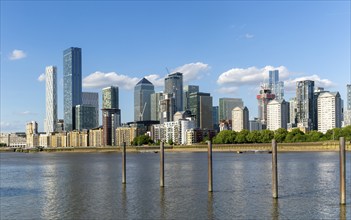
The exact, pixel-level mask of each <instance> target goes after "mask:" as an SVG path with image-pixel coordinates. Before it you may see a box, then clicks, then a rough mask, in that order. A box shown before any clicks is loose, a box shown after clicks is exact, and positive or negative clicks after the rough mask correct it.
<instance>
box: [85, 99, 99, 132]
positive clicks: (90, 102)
mask: <svg viewBox="0 0 351 220" xmlns="http://www.w3.org/2000/svg"><path fill="white" fill-rule="evenodd" d="M82 104H83V105H84V106H92V107H94V108H95V115H94V121H95V122H94V126H93V128H96V127H98V126H99V93H97V92H82Z"/></svg>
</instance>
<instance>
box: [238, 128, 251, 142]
mask: <svg viewBox="0 0 351 220" xmlns="http://www.w3.org/2000/svg"><path fill="white" fill-rule="evenodd" d="M249 133H250V132H249V131H248V130H246V129H244V130H241V131H240V132H239V133H237V135H236V137H235V142H236V143H239V144H242V143H247V140H246V137H247V136H248V134H249Z"/></svg>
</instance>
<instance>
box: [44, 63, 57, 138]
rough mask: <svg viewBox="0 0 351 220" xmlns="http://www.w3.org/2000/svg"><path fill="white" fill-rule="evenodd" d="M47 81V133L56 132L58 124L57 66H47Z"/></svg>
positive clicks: (45, 126)
mask: <svg viewBox="0 0 351 220" xmlns="http://www.w3.org/2000/svg"><path fill="white" fill-rule="evenodd" d="M45 81H46V117H45V125H44V129H45V132H46V133H47V134H48V133H50V132H55V131H56V122H57V69H56V66H47V67H46V68H45Z"/></svg>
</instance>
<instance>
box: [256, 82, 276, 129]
mask: <svg viewBox="0 0 351 220" xmlns="http://www.w3.org/2000/svg"><path fill="white" fill-rule="evenodd" d="M256 98H257V101H258V119H259V120H260V122H261V125H262V129H266V125H267V105H268V102H269V101H271V100H273V99H274V98H275V95H274V94H272V91H271V89H270V87H269V85H267V84H262V85H261V90H260V94H258V95H257V96H256Z"/></svg>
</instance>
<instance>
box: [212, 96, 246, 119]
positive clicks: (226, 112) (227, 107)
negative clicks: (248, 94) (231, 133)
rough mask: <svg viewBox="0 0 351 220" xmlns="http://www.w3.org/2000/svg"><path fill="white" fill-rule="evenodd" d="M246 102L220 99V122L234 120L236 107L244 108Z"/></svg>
mask: <svg viewBox="0 0 351 220" xmlns="http://www.w3.org/2000/svg"><path fill="white" fill-rule="evenodd" d="M243 106H244V102H243V100H242V99H239V98H220V99H219V108H218V111H219V121H222V120H226V121H229V120H231V119H232V111H233V109H234V108H235V107H243Z"/></svg>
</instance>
